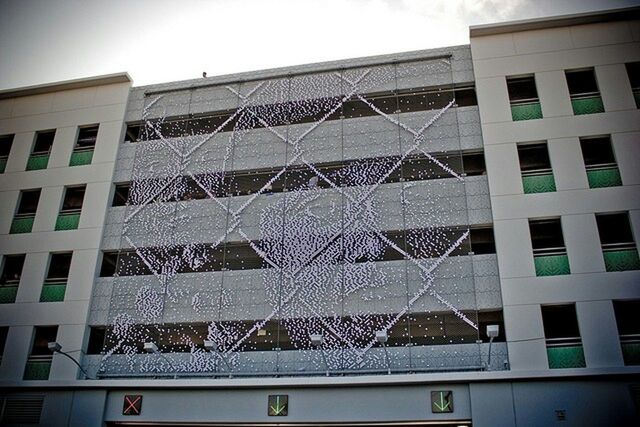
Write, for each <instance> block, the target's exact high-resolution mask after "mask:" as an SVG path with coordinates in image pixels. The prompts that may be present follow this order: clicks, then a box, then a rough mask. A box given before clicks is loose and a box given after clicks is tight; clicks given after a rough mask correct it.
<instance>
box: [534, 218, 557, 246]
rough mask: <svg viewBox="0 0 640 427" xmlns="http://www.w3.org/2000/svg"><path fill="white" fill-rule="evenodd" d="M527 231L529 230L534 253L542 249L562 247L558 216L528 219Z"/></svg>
mask: <svg viewBox="0 0 640 427" xmlns="http://www.w3.org/2000/svg"><path fill="white" fill-rule="evenodd" d="M529 231H530V232H531V244H532V246H533V252H534V253H535V252H539V251H544V250H563V249H564V238H563V237H562V225H561V224H560V218H554V219H538V220H534V219H530V220H529Z"/></svg>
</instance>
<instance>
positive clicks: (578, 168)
mask: <svg viewBox="0 0 640 427" xmlns="http://www.w3.org/2000/svg"><path fill="white" fill-rule="evenodd" d="M547 147H548V149H549V158H550V159H551V168H552V169H553V178H554V179H555V182H556V189H557V190H558V191H562V190H579V189H584V188H589V182H588V181H587V172H586V169H585V166H584V160H583V158H582V149H581V148H580V140H579V139H578V138H560V139H550V140H549V141H548V144H547Z"/></svg>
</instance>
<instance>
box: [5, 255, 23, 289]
mask: <svg viewBox="0 0 640 427" xmlns="http://www.w3.org/2000/svg"><path fill="white" fill-rule="evenodd" d="M24 258H25V255H24V254H20V255H5V256H4V259H3V261H2V275H0V286H2V285H16V284H18V283H19V282H20V277H21V276H22V267H23V266H24Z"/></svg>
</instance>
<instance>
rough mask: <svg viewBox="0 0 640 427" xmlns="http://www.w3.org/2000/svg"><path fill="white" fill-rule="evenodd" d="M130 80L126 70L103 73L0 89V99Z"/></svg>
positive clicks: (130, 81)
mask: <svg viewBox="0 0 640 427" xmlns="http://www.w3.org/2000/svg"><path fill="white" fill-rule="evenodd" d="M132 82H133V80H132V79H131V77H130V76H129V74H128V73H126V72H122V73H114V74H104V75H101V76H93V77H83V78H81V79H73V80H65V81H62V82H54V83H45V84H41V85H34V86H25V87H21V88H17V89H6V90H0V99H7V98H19V97H22V96H30V95H39V94H43V93H51V92H59V91H62V90H71V89H81V88H84V87H91V86H103V85H110V84H115V83H132Z"/></svg>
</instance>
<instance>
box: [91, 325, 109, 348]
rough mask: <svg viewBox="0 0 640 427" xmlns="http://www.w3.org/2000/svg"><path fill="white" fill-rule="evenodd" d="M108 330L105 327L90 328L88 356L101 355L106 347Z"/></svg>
mask: <svg viewBox="0 0 640 427" xmlns="http://www.w3.org/2000/svg"><path fill="white" fill-rule="evenodd" d="M106 333H107V328H105V327H104V326H90V327H89V343H88V344H87V354H100V353H101V352H102V348H103V346H104V340H105V336H106Z"/></svg>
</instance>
